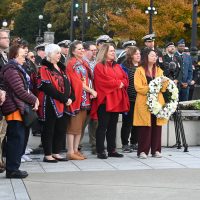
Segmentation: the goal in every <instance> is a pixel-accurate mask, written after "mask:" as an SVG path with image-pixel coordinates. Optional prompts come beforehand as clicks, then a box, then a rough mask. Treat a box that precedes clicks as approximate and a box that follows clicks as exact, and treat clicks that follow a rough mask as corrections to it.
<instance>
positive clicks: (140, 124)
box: [133, 49, 168, 159]
mask: <svg viewBox="0 0 200 200" xmlns="http://www.w3.org/2000/svg"><path fill="white" fill-rule="evenodd" d="M156 60H157V54H156V52H155V51H154V50H152V49H149V50H147V51H146V53H145V56H144V59H143V60H142V66H141V67H138V68H137V70H136V72H135V76H134V85H135V90H136V92H137V97H136V102H135V110H134V118H133V119H134V122H133V125H134V126H137V132H138V151H137V155H138V157H139V158H142V159H146V158H147V155H148V154H149V151H150V149H151V154H152V156H153V157H156V158H161V157H162V155H161V131H162V125H164V124H166V123H167V120H166V119H163V118H156V116H155V115H153V114H151V112H150V111H149V108H148V105H147V93H148V91H149V85H148V84H149V83H150V81H151V80H153V79H155V78H156V77H160V76H163V71H162V70H161V69H160V68H159V67H158V66H156ZM167 84H168V81H167V79H165V78H163V79H162V85H163V86H162V89H161V90H160V92H159V94H158V102H159V103H160V104H161V105H164V104H165V101H164V98H163V95H162V93H163V92H165V91H166V88H167Z"/></svg>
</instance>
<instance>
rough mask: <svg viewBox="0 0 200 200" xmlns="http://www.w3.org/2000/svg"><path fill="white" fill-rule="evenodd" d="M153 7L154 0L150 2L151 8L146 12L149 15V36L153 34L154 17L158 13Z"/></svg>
mask: <svg viewBox="0 0 200 200" xmlns="http://www.w3.org/2000/svg"><path fill="white" fill-rule="evenodd" d="M153 5H154V4H153V0H150V6H149V7H148V8H147V10H145V13H146V14H149V34H151V33H153V15H157V13H158V12H157V11H156V8H155V7H154V6H153Z"/></svg>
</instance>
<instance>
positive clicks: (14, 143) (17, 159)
mask: <svg viewBox="0 0 200 200" xmlns="http://www.w3.org/2000/svg"><path fill="white" fill-rule="evenodd" d="M7 123H8V126H7V132H6V137H7V140H6V170H7V171H9V172H12V171H17V170H18V169H19V167H20V163H21V156H22V152H23V149H24V138H25V127H24V124H23V122H20V121H15V120H13V121H8V122H7Z"/></svg>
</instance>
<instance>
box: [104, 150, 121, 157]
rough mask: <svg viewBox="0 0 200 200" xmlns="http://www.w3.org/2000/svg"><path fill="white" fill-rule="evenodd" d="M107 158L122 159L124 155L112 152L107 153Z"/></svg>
mask: <svg viewBox="0 0 200 200" xmlns="http://www.w3.org/2000/svg"><path fill="white" fill-rule="evenodd" d="M108 157H115V158H122V157H124V155H123V154H121V153H118V152H116V151H114V152H109V153H108Z"/></svg>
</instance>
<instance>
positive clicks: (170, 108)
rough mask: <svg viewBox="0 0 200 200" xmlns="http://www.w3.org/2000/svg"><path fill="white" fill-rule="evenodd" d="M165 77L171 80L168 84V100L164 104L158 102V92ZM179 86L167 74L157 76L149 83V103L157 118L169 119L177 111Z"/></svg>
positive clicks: (150, 109)
mask: <svg viewBox="0 0 200 200" xmlns="http://www.w3.org/2000/svg"><path fill="white" fill-rule="evenodd" d="M163 79H166V80H168V81H169V84H168V86H167V90H166V91H167V93H168V102H166V103H165V104H164V105H163V106H162V105H161V104H160V103H159V102H158V94H159V92H160V90H161V89H162V87H163ZM178 93H179V92H178V88H177V86H176V84H175V83H174V82H173V81H172V80H170V79H169V78H167V77H165V76H161V77H157V78H155V79H153V80H152V81H151V82H150V83H149V91H148V93H147V105H148V107H149V111H150V112H151V113H152V114H154V115H155V116H156V117H157V118H165V119H169V117H170V116H171V115H172V114H173V113H174V112H175V111H176V108H177V105H178Z"/></svg>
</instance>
